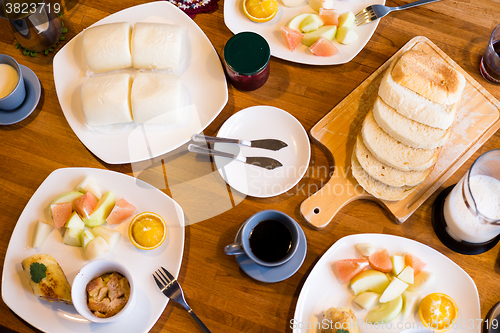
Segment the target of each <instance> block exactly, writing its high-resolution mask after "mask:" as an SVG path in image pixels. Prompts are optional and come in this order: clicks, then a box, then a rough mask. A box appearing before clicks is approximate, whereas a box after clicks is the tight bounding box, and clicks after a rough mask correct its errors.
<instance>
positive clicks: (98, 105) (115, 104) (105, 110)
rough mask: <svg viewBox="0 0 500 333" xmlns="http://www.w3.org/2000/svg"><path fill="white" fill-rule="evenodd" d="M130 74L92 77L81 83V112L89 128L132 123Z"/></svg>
mask: <svg viewBox="0 0 500 333" xmlns="http://www.w3.org/2000/svg"><path fill="white" fill-rule="evenodd" d="M131 85H132V77H131V76H130V74H127V73H121V74H108V75H99V76H92V77H90V78H88V79H87V81H85V82H84V83H83V86H82V91H81V96H82V111H83V115H84V116H85V121H86V122H87V124H89V125H90V126H103V125H113V124H120V123H128V122H132V113H131V111H130V87H131Z"/></svg>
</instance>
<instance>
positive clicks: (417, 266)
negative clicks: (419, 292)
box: [405, 253, 427, 275]
mask: <svg viewBox="0 0 500 333" xmlns="http://www.w3.org/2000/svg"><path fill="white" fill-rule="evenodd" d="M405 263H406V265H408V266H411V267H412V268H413V271H414V275H417V274H418V273H420V271H421V270H423V269H424V267H425V266H426V265H427V264H426V263H425V262H423V261H422V260H420V259H419V258H418V257H416V256H414V255H413V254H411V253H407V254H406V255H405Z"/></svg>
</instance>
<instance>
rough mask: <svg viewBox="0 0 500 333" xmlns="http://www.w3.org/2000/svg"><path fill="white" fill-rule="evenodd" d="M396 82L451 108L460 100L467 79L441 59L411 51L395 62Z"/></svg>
mask: <svg viewBox="0 0 500 333" xmlns="http://www.w3.org/2000/svg"><path fill="white" fill-rule="evenodd" d="M391 75H392V78H393V80H394V82H396V83H397V84H399V85H400V86H403V87H405V88H408V89H410V90H411V91H414V92H416V93H417V94H419V95H420V96H423V97H425V98H427V99H429V100H431V101H433V102H435V103H439V104H443V105H449V104H455V103H457V102H458V101H459V100H460V97H461V96H462V92H463V90H464V88H465V78H464V76H463V75H462V74H461V73H460V72H458V71H457V70H456V69H454V68H453V67H451V66H450V65H449V64H447V63H446V62H444V61H443V60H442V59H439V58H436V57H433V56H430V55H428V54H426V53H424V52H422V51H415V50H410V51H407V52H405V53H404V54H403V55H402V56H401V58H399V59H398V60H397V61H396V64H395V65H394V67H393V69H392V71H391Z"/></svg>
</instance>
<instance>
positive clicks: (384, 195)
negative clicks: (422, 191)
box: [351, 151, 415, 201]
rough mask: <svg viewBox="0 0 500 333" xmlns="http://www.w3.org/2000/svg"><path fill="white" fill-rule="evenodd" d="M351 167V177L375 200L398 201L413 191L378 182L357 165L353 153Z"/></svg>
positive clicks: (404, 187)
mask: <svg viewBox="0 0 500 333" xmlns="http://www.w3.org/2000/svg"><path fill="white" fill-rule="evenodd" d="M351 167H352V175H353V176H354V178H355V179H356V180H357V181H358V183H359V185H361V187H363V189H364V190H365V191H366V192H368V193H370V194H371V195H373V196H374V197H375V198H378V199H382V200H387V201H398V200H403V199H404V198H406V197H407V196H408V195H409V194H410V193H411V192H412V191H413V190H414V189H415V187H414V186H413V187H412V186H401V187H394V186H389V185H387V184H384V183H382V182H379V181H378V180H376V179H375V178H373V177H371V176H370V175H369V174H368V173H367V172H366V171H365V170H364V169H363V167H362V166H361V164H359V161H358V159H357V157H356V153H355V151H353V152H352V157H351Z"/></svg>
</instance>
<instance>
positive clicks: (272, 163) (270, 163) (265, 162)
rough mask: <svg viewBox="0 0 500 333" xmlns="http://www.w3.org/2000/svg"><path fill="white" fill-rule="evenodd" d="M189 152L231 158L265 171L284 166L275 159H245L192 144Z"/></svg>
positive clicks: (252, 157) (253, 157)
mask: <svg viewBox="0 0 500 333" xmlns="http://www.w3.org/2000/svg"><path fill="white" fill-rule="evenodd" d="M188 150H189V151H190V152H192V153H198V154H204V155H212V156H220V157H227V158H231V159H234V160H237V161H240V162H243V163H247V164H251V165H255V166H258V167H261V168H264V169H268V170H273V169H276V168H279V167H282V166H283V164H281V162H280V161H278V160H275V159H274V158H271V157H258V156H251V157H244V156H240V155H234V154H231V153H226V152H223V151H218V150H214V149H209V148H205V147H200V146H197V145H193V144H190V145H189V146H188Z"/></svg>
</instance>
